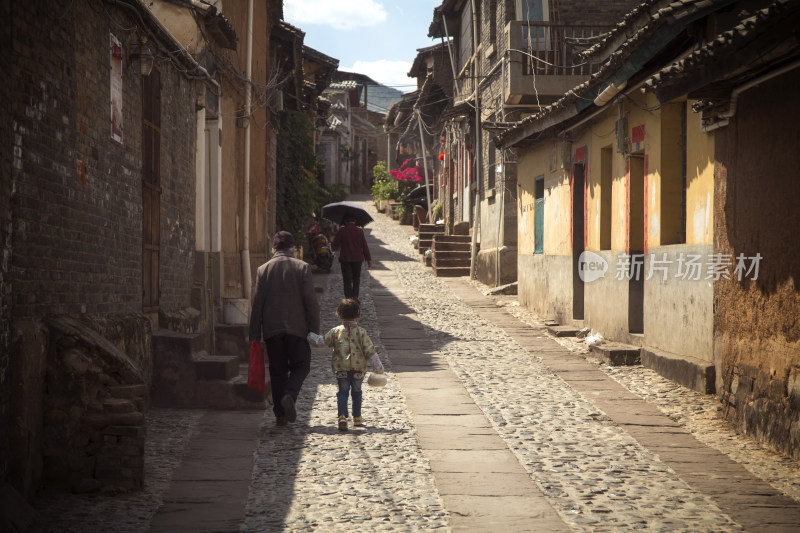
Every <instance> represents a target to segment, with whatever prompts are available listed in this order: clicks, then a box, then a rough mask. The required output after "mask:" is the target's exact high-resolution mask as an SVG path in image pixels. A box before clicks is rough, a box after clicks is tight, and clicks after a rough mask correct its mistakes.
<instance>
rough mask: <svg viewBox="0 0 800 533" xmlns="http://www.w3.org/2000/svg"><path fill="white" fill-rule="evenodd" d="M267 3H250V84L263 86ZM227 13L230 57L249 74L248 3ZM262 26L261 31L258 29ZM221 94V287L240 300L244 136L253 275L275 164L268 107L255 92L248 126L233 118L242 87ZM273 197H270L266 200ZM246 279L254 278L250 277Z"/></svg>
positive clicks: (262, 249)
mask: <svg viewBox="0 0 800 533" xmlns="http://www.w3.org/2000/svg"><path fill="white" fill-rule="evenodd" d="M267 8H268V5H267V3H266V2H263V3H262V2H255V3H254V4H253V28H254V31H253V58H252V65H251V69H252V80H253V82H254V83H257V84H261V85H266V83H267V78H268V75H269V74H268V71H269V60H268V58H269V37H270V32H269V31H268V30H267V31H263V30H264V29H267V28H270V27H271V25H272V22H273V21H271V20H268V15H267ZM224 14H225V17H226V18H227V19H228V21H229V22H230V23H231V25H232V26H233V29H234V31H235V32H236V35H238V36H240V46H239V47H238V48H237V51H236V53H235V55H233V56H232V57H231V60H232V62H233V65H234V66H235V68H236V69H237V70H238V71H239V72H240V73H241V74H242V75H244V74H245V73H246V72H247V52H246V46H245V43H246V41H245V39H246V36H247V26H248V21H247V3H246V2H235V3H228V4H226V5H225V10H224ZM259 28H261V29H262V31H256V30H257V29H259ZM222 95H223V96H222V97H221V98H220V115H221V121H222V131H223V132H224V135H223V136H222V164H221V167H222V202H221V203H222V213H223V214H222V217H221V233H222V239H221V240H222V243H221V244H222V252H223V258H224V259H223V260H224V272H225V285H224V293H223V297H225V298H241V297H242V296H243V295H244V286H243V280H242V268H241V257H240V253H241V250H242V249H243V247H244V241H243V239H244V226H243V224H244V223H245V221H244V219H243V214H244V182H245V180H244V178H245V176H244V166H245V165H244V151H245V150H244V146H245V139H246V137H247V136H249V137H250V157H249V164H250V172H249V174H250V175H249V178H250V188H249V195H250V202H249V203H250V209H249V211H250V213H249V215H250V217H249V250H250V259H251V268H250V271H251V276H255V273H256V270H257V269H258V266H259V264H260V263H259V261H260V260H261V259H262V258H263V257H265V256H266V254H267V250H268V243H269V242H271V241H270V237H271V235H268V231H269V230H270V228H272V227H274V223H275V222H274V221H275V206H274V199H273V198H274V192H273V191H274V188H275V183H274V181H275V176H274V172H268V169H270V168H272V167H273V166H274V163H272V161H273V160H274V157H275V151H274V142H273V139H272V138H271V137H272V136H274V134H273V133H272V128H271V127H270V125H269V123H268V120H269V118H268V115H267V113H268V109H267V108H266V107H264V106H261V105H259V104H258V100H257V99H256V98H255V95H253V100H252V108H251V112H252V114H251V116H250V120H249V123H248V127H242V124H241V123H239V124H237V118H236V117H237V116H239V115H241V114H242V111H243V109H244V106H245V92H244V88H243V86H242V85H241V84H239V83H232V82H231V81H230V80H228V81H224V82H223V87H222ZM271 199H273V200H272V201H270V200H271ZM247 282H248V283H251V284H252V282H253V280H252V279H251V280H248V281H247Z"/></svg>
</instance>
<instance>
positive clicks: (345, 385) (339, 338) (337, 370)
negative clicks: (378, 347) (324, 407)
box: [323, 298, 384, 431]
mask: <svg viewBox="0 0 800 533" xmlns="http://www.w3.org/2000/svg"><path fill="white" fill-rule="evenodd" d="M336 316H338V317H339V318H340V319H341V321H342V325H341V326H336V327H335V328H333V329H331V330H330V331H329V332H328V333H326V334H325V336H324V337H323V340H324V342H325V344H326V345H327V346H330V347H331V348H333V356H332V357H331V369H332V370H333V373H334V374H336V380H337V381H338V382H339V392H338V393H336V400H337V404H338V416H339V431H347V401H348V396H352V398H353V425H354V426H356V427H361V426H363V425H364V417H363V416H361V399H362V393H361V385H362V383H363V382H364V373H365V372H366V371H367V362H370V363H372V371H373V372H375V373H376V374H383V372H384V370H383V365H382V364H381V361H380V359H379V358H378V354H377V353H375V346H374V345H373V344H372V341H371V340H370V338H369V335H367V330H365V329H364V328H362V327H361V326H359V325H358V323H357V322H356V320H358V317H359V316H361V304H359V302H358V300H356V299H355V298H345V299H344V300H342V301H341V302H339V306H338V307H337V308H336Z"/></svg>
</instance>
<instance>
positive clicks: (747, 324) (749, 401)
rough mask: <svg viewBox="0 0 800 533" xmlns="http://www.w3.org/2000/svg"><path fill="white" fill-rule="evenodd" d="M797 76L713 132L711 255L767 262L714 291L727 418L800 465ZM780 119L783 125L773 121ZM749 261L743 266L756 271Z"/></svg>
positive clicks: (767, 87)
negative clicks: (714, 165) (712, 246)
mask: <svg viewBox="0 0 800 533" xmlns="http://www.w3.org/2000/svg"><path fill="white" fill-rule="evenodd" d="M798 84H800V73H798V72H797V71H796V70H795V71H793V72H792V73H789V74H786V75H784V76H781V77H779V78H775V79H773V80H770V81H767V82H765V83H763V84H762V85H760V86H759V87H758V88H754V89H751V90H749V91H746V92H744V93H742V95H741V97H740V99H739V105H738V107H737V112H736V115H735V117H734V118H733V119H732V120H731V123H730V125H729V126H728V127H727V128H721V129H719V130H717V131H716V132H715V143H716V146H715V153H716V157H717V165H716V169H715V174H716V175H715V179H714V183H715V190H714V253H718V254H726V255H728V256H729V257H730V258H731V260H732V262H733V265H734V266H735V265H736V263H737V259H736V258H737V257H738V256H739V254H743V255H744V257H746V258H750V257H754V256H755V255H756V254H761V257H762V259H761V261H760V263H759V269H758V278H757V279H755V280H753V279H752V278H753V277H754V275H753V274H752V273H751V274H750V275H749V276H743V278H744V279H743V280H741V281H739V280H738V279H737V278H738V276H732V278H733V279H729V280H726V279H724V278H722V279H720V280H719V281H716V282H715V283H714V363H715V366H716V370H717V391H718V394H719V396H720V399H721V400H722V403H723V406H724V407H723V413H724V414H725V415H726V416H728V417H729V418H730V419H731V420H732V421H733V422H734V424H735V425H736V427H737V428H738V429H739V430H740V431H742V432H743V433H745V434H748V435H751V436H752V437H754V438H756V439H757V440H759V441H761V442H764V443H766V444H768V445H769V446H771V447H773V448H775V449H777V450H779V451H781V452H783V453H786V454H787V455H790V456H792V457H794V458H795V459H800V322H798V316H800V291H798V288H797V271H798V265H800V251H798V248H797V246H796V244H795V243H796V242H797V236H796V233H797V228H798V227H800V211H799V210H798V209H797V198H800V181H798V180H797V178H796V176H797V168H796V167H797V164H796V162H795V158H794V154H796V153H797V152H798V150H800V141H799V140H798V136H797V121H798V119H800V102H798V100H797V97H796V87H797V85H798ZM775 117H781V118H780V120H775ZM750 264H751V261H749V260H748V261H747V262H746V266H750Z"/></svg>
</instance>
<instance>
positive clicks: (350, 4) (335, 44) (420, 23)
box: [283, 0, 442, 92]
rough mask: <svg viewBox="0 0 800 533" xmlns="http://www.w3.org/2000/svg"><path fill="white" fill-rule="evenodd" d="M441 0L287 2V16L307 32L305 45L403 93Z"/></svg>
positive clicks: (412, 87)
mask: <svg viewBox="0 0 800 533" xmlns="http://www.w3.org/2000/svg"><path fill="white" fill-rule="evenodd" d="M441 3H442V1H441V0H284V2H283V18H284V20H286V22H288V23H289V24H291V25H292V26H296V27H298V28H300V29H301V30H303V31H304V32H305V34H306V36H305V40H304V44H305V45H306V46H310V47H311V48H313V49H315V50H317V51H319V52H322V53H323V54H325V55H328V56H331V57H334V58H336V59H338V60H339V70H345V71H348V72H358V73H360V74H366V75H367V76H369V77H370V78H372V79H374V80H375V81H377V82H379V83H382V84H384V85H388V86H392V87H396V88H397V89H398V90H400V91H403V92H409V91H413V90H415V89H416V80H414V79H413V78H409V77H407V76H406V73H408V71H409V70H410V69H411V64H412V63H413V62H414V58H415V57H416V56H417V48H424V47H426V46H431V45H433V44H436V43H437V42H440V41H439V40H434V39H431V38H430V37H428V27H429V26H430V23H431V21H432V20H433V8H435V7H436V6H438V5H441Z"/></svg>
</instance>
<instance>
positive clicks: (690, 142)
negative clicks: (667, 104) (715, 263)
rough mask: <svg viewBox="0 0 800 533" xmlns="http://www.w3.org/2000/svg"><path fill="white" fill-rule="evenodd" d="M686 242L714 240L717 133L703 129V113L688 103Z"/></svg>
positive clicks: (703, 242)
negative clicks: (701, 120)
mask: <svg viewBox="0 0 800 533" xmlns="http://www.w3.org/2000/svg"><path fill="white" fill-rule="evenodd" d="M687 108H688V109H687V113H686V125H687V128H686V129H687V132H688V134H687V142H686V145H687V149H686V218H687V220H686V243H687V244H713V243H714V134H713V133H703V132H702V131H700V113H693V112H692V111H691V102H689V105H687Z"/></svg>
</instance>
